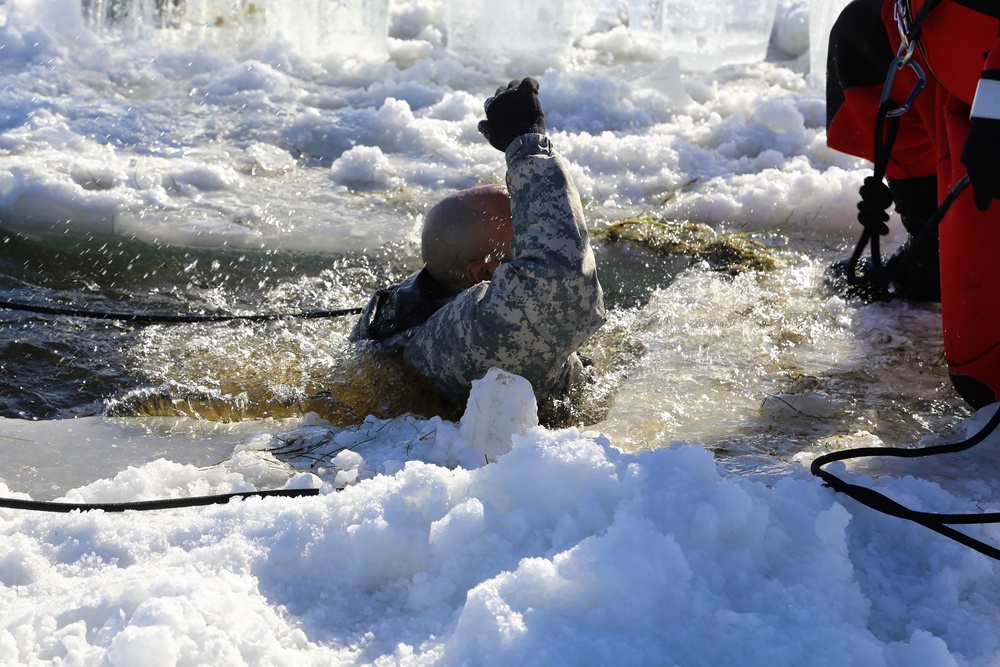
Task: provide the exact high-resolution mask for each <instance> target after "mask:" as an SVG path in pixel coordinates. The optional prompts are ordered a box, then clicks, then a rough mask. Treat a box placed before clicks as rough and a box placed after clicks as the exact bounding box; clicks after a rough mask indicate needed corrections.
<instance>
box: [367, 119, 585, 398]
mask: <svg viewBox="0 0 1000 667" xmlns="http://www.w3.org/2000/svg"><path fill="white" fill-rule="evenodd" d="M506 160H507V189H508V191H509V192H510V197H511V212H512V218H513V227H514V237H513V241H512V243H511V261H510V262H508V263H505V264H502V265H500V267H499V268H498V269H497V270H496V272H495V273H494V274H493V278H492V279H491V280H490V281H488V282H482V283H479V284H478V285H474V286H473V287H470V288H469V289H467V290H465V291H464V292H462V293H460V294H458V295H457V296H455V297H454V299H452V300H451V301H449V302H448V303H447V304H445V305H444V306H442V307H440V308H439V309H437V310H436V311H435V312H434V313H433V314H432V315H431V316H430V317H429V318H428V319H427V320H426V321H424V322H422V323H420V324H418V325H416V326H413V327H410V328H409V329H406V330H405V331H402V332H400V333H396V334H395V335H393V336H391V337H390V338H387V339H385V340H383V341H381V342H380V343H377V345H378V346H379V347H380V348H381V349H382V350H383V351H385V352H395V351H399V350H402V353H403V359H404V360H405V361H406V363H408V364H409V365H411V366H413V367H414V368H416V369H417V370H419V371H420V372H421V373H423V374H424V375H425V376H427V377H429V378H430V379H431V380H432V381H433V382H434V384H435V385H436V386H437V387H438V388H439V389H440V390H441V391H443V392H444V393H445V394H446V395H448V396H450V397H452V398H454V399H457V400H465V398H467V397H468V394H469V390H470V389H471V387H472V381H473V380H478V379H480V378H481V377H483V376H484V375H485V374H486V371H488V370H489V369H490V368H491V367H494V366H495V367H497V368H501V369H503V370H506V371H508V372H511V373H516V374H517V375H520V376H522V377H524V378H526V379H527V380H528V381H530V382H531V385H532V387H533V388H534V391H535V395H536V396H537V397H538V398H539V400H544V399H545V398H547V397H549V396H552V395H557V394H559V393H562V392H564V391H565V390H566V389H568V387H569V385H570V384H571V383H572V382H574V381H575V380H576V379H578V378H579V377H580V375H581V372H582V369H583V365H582V363H581V361H580V358H579V356H578V355H577V354H576V350H578V349H579V348H580V346H581V345H582V344H583V343H584V342H585V341H586V340H587V339H588V338H589V337H590V336H591V335H592V334H593V333H594V332H595V331H596V330H597V329H598V328H600V326H601V325H602V324H603V323H604V321H605V315H604V297H603V293H602V290H601V285H600V283H599V282H598V280H597V266H596V264H595V262H594V254H593V251H592V250H591V248H590V243H589V240H588V235H587V228H586V222H585V220H584V217H583V207H582V205H581V203H580V195H579V193H578V192H577V190H576V186H575V185H574V184H573V181H572V179H571V178H570V176H569V173H568V172H567V169H566V162H565V161H564V160H563V158H562V157H561V156H559V155H558V154H557V153H555V152H554V151H553V149H552V147H551V145H550V143H549V139H548V137H546V136H545V135H540V134H526V135H524V136H521V137H519V138H518V139H516V140H515V141H514V142H513V143H512V144H511V145H510V147H509V148H508V149H507V151H506ZM377 298H378V295H376V296H375V297H373V299H372V302H370V303H369V304H368V307H367V308H366V309H365V313H363V314H362V316H361V321H359V323H358V325H357V326H355V329H354V331H353V332H352V334H351V337H352V339H364V338H371V336H370V335H366V332H367V331H368V330H370V329H371V325H372V321H373V317H374V315H375V311H376V309H377V303H376V302H377Z"/></svg>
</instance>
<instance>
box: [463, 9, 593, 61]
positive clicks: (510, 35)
mask: <svg viewBox="0 0 1000 667" xmlns="http://www.w3.org/2000/svg"><path fill="white" fill-rule="evenodd" d="M584 9H585V7H584V3H583V2H582V1H581V0H504V1H503V2H497V1H496V0H472V1H471V2H470V1H469V0H447V3H446V14H445V22H446V30H447V35H448V49H449V50H450V51H451V52H453V53H455V54H456V55H459V56H470V55H471V56H475V57H477V58H480V59H482V60H484V61H486V62H492V63H497V64H505V63H509V62H511V61H512V60H516V59H521V58H524V57H532V58H539V57H542V58H546V57H552V56H555V55H558V54H560V53H563V52H565V51H566V50H567V49H568V48H569V47H570V46H571V45H572V44H573V40H574V38H575V37H576V33H577V32H578V31H579V30H580V25H581V13H586V12H584Z"/></svg>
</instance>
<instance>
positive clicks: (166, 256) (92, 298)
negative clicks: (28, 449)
mask: <svg viewBox="0 0 1000 667" xmlns="http://www.w3.org/2000/svg"><path fill="white" fill-rule="evenodd" d="M0 248H2V253H0V299H2V301H3V303H4V304H5V307H4V308H3V309H0V416H3V417H16V418H21V419H51V418H64V417H78V416H84V415H93V414H98V413H101V412H102V411H103V410H104V409H105V404H106V402H107V401H108V400H111V399H115V398H116V397H121V396H124V395H126V394H128V393H129V392H130V391H134V390H137V389H139V388H143V387H149V386H151V384H152V383H154V382H155V381H156V380H154V379H151V378H149V377H146V376H144V374H143V373H142V372H141V371H137V369H136V364H135V363H134V360H133V359H132V358H131V357H130V354H129V351H131V350H134V349H135V348H136V347H137V346H138V345H139V343H140V338H141V337H142V336H143V335H144V327H143V326H142V325H134V324H130V323H125V322H116V321H105V320H95V319H88V318H83V317H67V316H59V315H43V314H34V313H29V312H23V311H20V310H17V309H16V307H15V306H13V304H17V303H27V304H36V305H45V306H55V307H60V308H66V309H68V310H75V311H83V312H112V313H143V314H148V315H176V314H218V313H225V314H232V313H240V314H247V313H261V312H265V313H274V312H282V313H295V312H304V311H309V310H318V309H324V310H326V309H336V308H347V307H353V306H357V305H361V304H363V303H364V301H365V299H366V297H367V294H368V293H369V291H370V290H371V289H373V288H375V287H377V286H380V285H383V284H386V283H388V282H391V281H393V280H396V279H398V278H399V276H400V275H402V272H403V271H405V270H406V269H408V268H410V266H409V265H410V264H411V261H410V259H409V258H407V257H406V256H405V253H403V252H402V251H400V250H399V249H388V250H387V251H386V252H385V254H384V255H383V256H381V257H375V258H366V257H343V256H330V255H315V256H309V255H302V254H289V253H263V252H262V253H252V252H245V251H239V252H236V251H227V250H224V249H222V250H220V249H218V248H215V249H211V250H197V249H190V248H169V247H168V248H162V247H155V246H151V245H149V244H142V243H136V242H131V241H127V240H121V239H111V238H81V237H75V238H64V237H57V236H42V237H35V238H26V237H23V236H20V235H17V234H14V233H10V232H6V233H3V234H2V235H0ZM164 326H172V327H174V330H175V333H174V334H171V335H173V336H175V337H176V338H179V339H183V337H184V331H185V329H186V330H188V331H190V330H191V329H192V328H197V327H199V326H211V327H214V328H215V329H216V330H217V331H225V330H226V329H227V328H229V329H231V328H232V327H234V326H235V327H238V326H246V325H239V324H235V325H226V324H213V325H188V324H182V325H164Z"/></svg>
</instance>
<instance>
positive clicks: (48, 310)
mask: <svg viewBox="0 0 1000 667" xmlns="http://www.w3.org/2000/svg"><path fill="white" fill-rule="evenodd" d="M0 308H5V309H7V310H17V311H22V312H27V313H40V314H42V315H59V316H63V317H81V318H87V319H93V320H115V321H119V322H133V323H137V324H181V323H193V322H232V321H237V320H238V321H243V322H272V321H274V320H287V319H321V318H333V317H343V316H345V315H357V314H359V313H360V312H361V311H362V310H364V309H363V308H341V309H339V310H311V311H305V312H301V313H274V314H254V315H222V314H216V315H149V314H145V313H109V312H101V311H92V310H81V309H74V308H61V307H56V306H42V305H35V304H30V303H21V302H17V301H9V300H0Z"/></svg>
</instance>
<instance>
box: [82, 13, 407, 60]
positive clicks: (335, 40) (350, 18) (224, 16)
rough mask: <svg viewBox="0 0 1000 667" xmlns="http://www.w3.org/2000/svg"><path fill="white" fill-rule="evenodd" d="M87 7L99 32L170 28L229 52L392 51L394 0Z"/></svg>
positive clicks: (381, 55) (365, 54)
mask: <svg viewBox="0 0 1000 667" xmlns="http://www.w3.org/2000/svg"><path fill="white" fill-rule="evenodd" d="M81 8H82V12H83V15H84V17H85V18H86V20H87V23H88V25H90V27H91V29H92V30H94V31H95V32H97V33H99V34H112V33H114V34H117V35H121V36H126V37H128V36H132V37H143V38H148V37H150V36H151V35H155V33H154V32H152V30H151V29H152V28H161V29H170V31H171V35H172V37H174V36H186V37H187V38H188V39H189V40H194V41H196V42H198V41H200V42H202V43H204V44H206V45H207V46H209V47H212V48H214V49H228V50H239V49H241V48H243V47H246V46H249V45H250V44H252V43H253V42H254V41H256V40H258V39H261V38H278V39H283V40H285V41H286V42H288V43H290V44H292V45H293V46H294V47H295V49H296V51H298V52H299V53H301V54H303V55H306V56H308V57H311V58H317V59H322V58H324V57H327V56H331V55H349V56H352V57H360V58H362V59H365V60H383V59H385V58H386V57H387V53H388V17H389V0H235V1H234V0H81ZM174 33H176V35H175V34H174Z"/></svg>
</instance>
